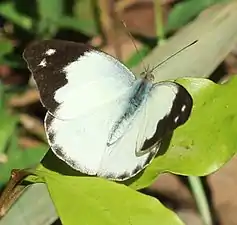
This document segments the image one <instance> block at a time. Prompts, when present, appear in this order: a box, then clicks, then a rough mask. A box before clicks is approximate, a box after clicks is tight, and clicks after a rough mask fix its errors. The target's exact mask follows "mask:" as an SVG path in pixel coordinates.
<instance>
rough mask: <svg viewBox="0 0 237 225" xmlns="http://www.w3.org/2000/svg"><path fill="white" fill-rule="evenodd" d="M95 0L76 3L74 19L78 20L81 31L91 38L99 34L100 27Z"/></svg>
mask: <svg viewBox="0 0 237 225" xmlns="http://www.w3.org/2000/svg"><path fill="white" fill-rule="evenodd" d="M95 4H97V1H95V0H80V1H76V2H75V6H74V17H75V18H76V19H77V20H78V26H79V27H80V30H81V31H82V32H83V33H84V34H85V35H89V36H93V35H96V34H98V27H97V23H98V21H96V20H97V19H98V18H96V17H95V12H94V8H95V7H97V5H95Z"/></svg>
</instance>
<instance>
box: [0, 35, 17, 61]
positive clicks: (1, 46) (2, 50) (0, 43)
mask: <svg viewBox="0 0 237 225" xmlns="http://www.w3.org/2000/svg"><path fill="white" fill-rule="evenodd" d="M13 48H14V47H13V44H12V42H11V41H9V40H7V39H6V40H0V58H1V57H3V56H4V55H6V54H9V53H11V52H12V51H13Z"/></svg>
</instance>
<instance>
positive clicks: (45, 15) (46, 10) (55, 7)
mask: <svg viewBox="0 0 237 225" xmlns="http://www.w3.org/2000/svg"><path fill="white" fill-rule="evenodd" d="M63 7H64V1H63V0H50V1H48V0H40V1H38V12H39V16H40V22H39V24H38V32H39V33H40V34H41V35H42V36H43V37H44V38H50V37H52V36H53V35H54V34H55V33H56V32H57V30H58V21H59V20H60V19H61V17H62V16H63Z"/></svg>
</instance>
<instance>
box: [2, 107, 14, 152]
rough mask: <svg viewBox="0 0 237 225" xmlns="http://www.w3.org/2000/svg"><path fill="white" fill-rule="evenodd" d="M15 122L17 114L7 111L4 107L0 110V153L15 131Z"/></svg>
mask: <svg viewBox="0 0 237 225" xmlns="http://www.w3.org/2000/svg"><path fill="white" fill-rule="evenodd" d="M17 122H18V117H17V116H14V115H11V114H9V113H7V112H6V110H5V109H4V108H2V110H0V124H1V127H0V153H3V152H4V151H5V149H6V146H7V144H8V142H9V139H10V138H11V136H12V135H13V133H14V131H15V128H16V125H17Z"/></svg>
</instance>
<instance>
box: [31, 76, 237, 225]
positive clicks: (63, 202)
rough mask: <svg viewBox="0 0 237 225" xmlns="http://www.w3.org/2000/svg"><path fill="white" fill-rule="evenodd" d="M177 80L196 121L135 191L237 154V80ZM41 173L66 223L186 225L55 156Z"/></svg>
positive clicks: (167, 144)
mask: <svg viewBox="0 0 237 225" xmlns="http://www.w3.org/2000/svg"><path fill="white" fill-rule="evenodd" d="M177 82H179V83H181V84H183V85H184V86H185V87H186V88H187V89H188V91H189V92H190V93H191V95H192V97H193V101H194V107H193V111H192V114H191V117H190V119H189V120H188V122H186V123H185V125H183V126H181V127H179V128H178V129H176V130H175V132H174V133H173V135H172V137H171V135H170V136H169V137H166V138H165V140H164V143H163V144H162V149H160V152H159V154H158V156H157V157H156V158H155V159H154V160H153V162H152V164H151V165H149V166H148V167H147V168H146V169H145V171H144V172H143V173H142V174H139V175H138V176H137V177H135V178H133V179H131V180H130V181H128V182H126V183H127V185H129V186H130V188H133V189H140V188H143V187H145V186H148V185H149V184H151V183H152V182H153V181H154V179H155V178H156V177H157V176H158V175H159V174H160V173H163V172H166V171H169V172H172V173H177V174H184V175H195V176H197V175H200V176H201V175H206V174H209V173H211V172H214V171H215V170H217V169H218V168H220V167H221V166H222V165H223V164H224V163H226V162H227V161H228V160H229V159H230V158H231V157H232V156H233V155H234V154H235V152H236V151H237V141H236V134H237V107H236V103H235V99H233V96H236V94H237V89H236V86H237V77H235V78H233V79H232V80H231V81H229V82H228V83H226V84H224V85H218V84H215V83H213V82H212V81H210V80H207V79H199V78H186V79H184V78H183V79H179V80H177ZM95 150H96V149H95ZM60 173H61V174H60ZM36 174H37V175H38V177H39V180H38V181H42V180H44V181H45V182H46V184H47V186H48V189H49V192H50V195H51V197H52V199H53V201H54V203H55V206H56V208H57V210H58V213H59V216H60V218H61V219H62V221H63V222H64V224H67V225H68V224H69V225H71V224H78V223H80V221H82V223H83V222H85V221H86V222H87V223H88V224H133V225H137V224H140V223H143V224H144V223H146V224H152V225H153V224H157V223H159V221H162V224H172V225H176V224H182V223H181V222H180V221H179V220H178V219H177V217H176V216H175V215H173V214H172V213H170V212H169V211H168V210H167V211H166V210H165V209H164V207H163V206H162V205H161V204H160V203H159V202H158V201H157V200H155V199H152V198H151V197H148V196H143V195H142V194H139V193H137V192H136V191H133V190H132V189H130V188H129V187H126V186H124V185H123V184H120V185H119V184H115V183H113V182H108V181H105V180H103V179H99V178H95V177H88V176H82V175H81V174H79V173H77V172H75V171H74V172H72V170H70V168H69V167H68V166H66V165H65V164H64V163H62V162H61V161H60V160H58V159H56V158H55V156H54V155H53V154H52V153H51V154H48V155H47V156H46V157H45V159H44V160H43V162H42V165H40V166H39V167H38V169H37V170H36ZM62 174H65V175H67V176H65V175H62ZM35 181H37V179H36V180H35ZM90 215H93V217H92V216H90ZM94 218H96V219H94Z"/></svg>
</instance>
